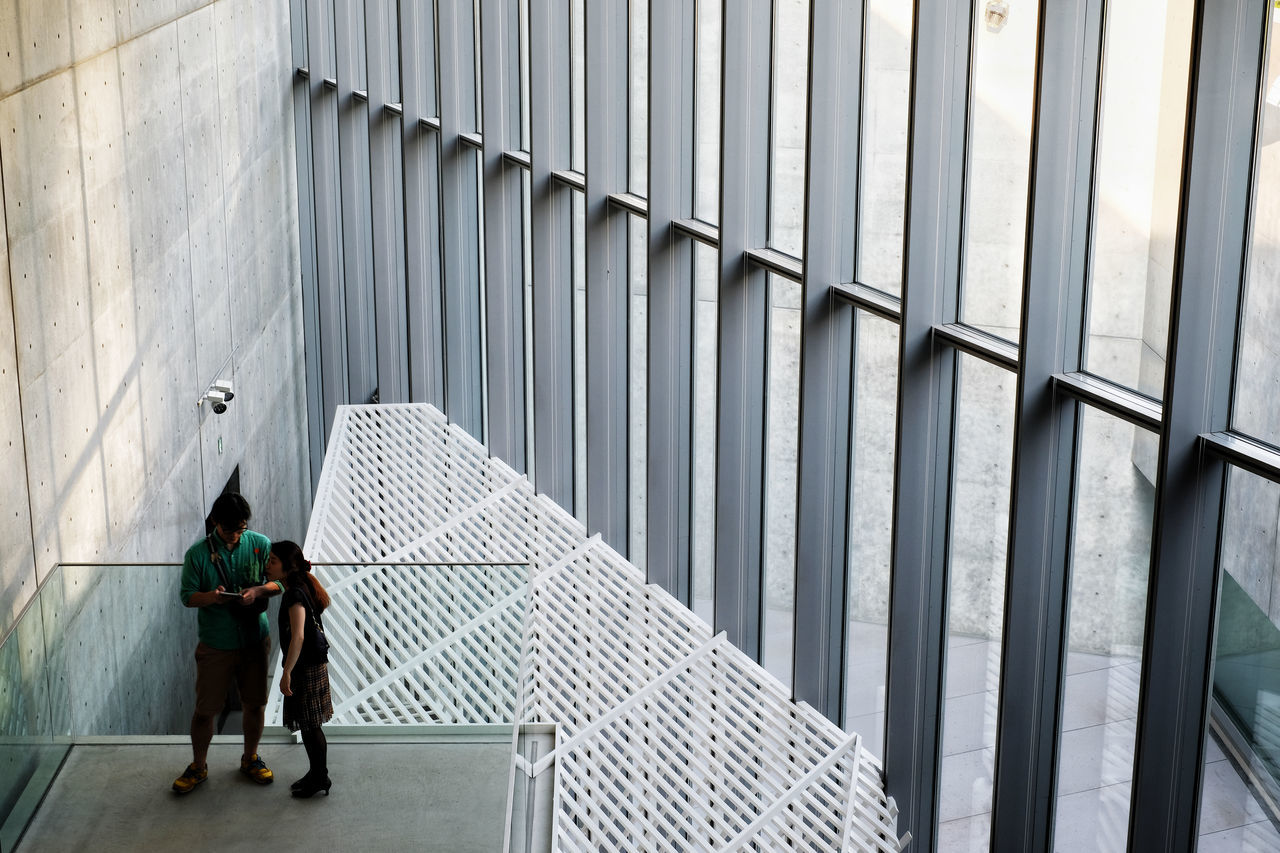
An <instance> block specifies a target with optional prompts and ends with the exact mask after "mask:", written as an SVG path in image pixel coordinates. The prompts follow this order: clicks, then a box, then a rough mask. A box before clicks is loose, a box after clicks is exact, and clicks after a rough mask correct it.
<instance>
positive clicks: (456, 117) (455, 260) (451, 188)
mask: <svg viewBox="0 0 1280 853" xmlns="http://www.w3.org/2000/svg"><path fill="white" fill-rule="evenodd" d="M473 11H474V10H473V6H472V4H471V3H470V2H453V0H447V2H439V3H437V4H436V21H437V26H438V27H439V42H438V48H437V49H438V60H439V61H438V63H437V67H438V68H439V73H440V209H441V212H442V215H441V225H442V227H441V233H442V240H441V243H442V249H443V251H442V253H441V254H442V264H441V266H442V279H443V297H444V330H445V337H444V355H445V358H444V379H445V395H444V397H445V414H447V415H448V416H449V420H451V421H453V422H454V423H456V424H458V425H459V426H461V427H462V428H463V429H465V430H466V431H467V432H469V433H470V434H471V435H473V436H475V437H476V438H477V439H480V440H483V439H484V397H483V394H484V371H483V354H482V352H481V317H480V312H481V300H480V218H479V217H480V199H479V190H478V182H477V171H476V170H477V169H479V168H480V164H479V158H478V156H477V152H476V150H475V149H474V148H472V147H471V146H469V145H467V144H466V143H464V142H463V141H462V139H461V134H464V133H474V132H475V131H476V130H477V129H478V128H477V125H478V119H479V118H480V117H479V116H478V115H476V62H475V21H474V20H473V19H474V15H473Z"/></svg>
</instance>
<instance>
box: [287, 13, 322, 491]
mask: <svg viewBox="0 0 1280 853" xmlns="http://www.w3.org/2000/svg"><path fill="white" fill-rule="evenodd" d="M289 28H290V39H291V45H292V48H293V62H294V66H295V67H297V68H299V69H302V68H306V69H307V71H306V73H305V74H304V73H302V72H299V73H297V74H296V75H295V76H294V78H293V132H294V140H295V142H294V149H295V151H296V152H297V155H296V161H295V164H294V165H295V168H296V169H297V171H298V248H299V253H300V254H299V260H300V266H301V268H300V270H299V272H300V274H301V278H302V281H301V285H302V344H303V346H302V348H303V358H304V361H305V364H306V372H307V449H308V460H309V462H310V470H311V491H312V493H313V494H314V492H315V489H316V485H317V484H318V483H319V482H320V470H321V468H323V467H324V434H325V433H324V426H325V418H324V396H323V394H322V393H321V388H322V377H323V371H322V370H321V367H320V290H319V287H318V286H317V282H316V191H315V178H314V174H315V173H314V168H315V166H314V154H313V152H314V143H313V141H312V131H311V69H310V67H309V66H308V60H307V33H308V27H307V4H306V0H289Z"/></svg>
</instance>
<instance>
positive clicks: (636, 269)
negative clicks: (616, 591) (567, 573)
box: [627, 216, 649, 571]
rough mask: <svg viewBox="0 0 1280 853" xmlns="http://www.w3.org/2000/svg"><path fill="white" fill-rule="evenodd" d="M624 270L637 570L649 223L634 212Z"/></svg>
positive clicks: (642, 543)
mask: <svg viewBox="0 0 1280 853" xmlns="http://www.w3.org/2000/svg"><path fill="white" fill-rule="evenodd" d="M627 270H628V274H629V277H630V282H631V285H630V286H631V298H630V311H629V313H628V315H627V323H628V327H629V334H630V336H631V347H630V350H629V352H628V356H627V370H628V376H629V377H630V383H629V389H628V390H629V397H628V403H629V405H630V408H631V420H630V426H629V428H628V431H627V441H628V443H629V447H630V453H629V457H630V468H629V469H628V470H629V480H630V490H631V494H630V498H629V502H628V510H627V512H628V524H627V530H628V537H629V540H628V545H627V547H628V550H629V551H630V554H629V555H628V559H629V560H630V561H631V564H632V565H634V566H636V567H637V568H638V569H640V571H644V569H645V565H646V564H647V560H646V557H647V556H648V555H647V554H646V553H645V548H646V544H647V543H648V530H649V527H648V517H647V515H646V514H647V512H648V505H649V502H648V497H647V496H648V493H649V483H648V481H647V480H646V476H647V471H648V466H647V464H646V463H647V460H648V458H649V445H648V441H649V427H648V416H647V411H648V406H649V226H648V223H647V222H645V220H643V219H640V218H639V217H637V216H628V217H627Z"/></svg>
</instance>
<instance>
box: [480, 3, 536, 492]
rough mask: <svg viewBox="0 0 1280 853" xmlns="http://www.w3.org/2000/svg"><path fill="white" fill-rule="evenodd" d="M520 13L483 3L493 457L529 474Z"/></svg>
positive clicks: (512, 6)
mask: <svg viewBox="0 0 1280 853" xmlns="http://www.w3.org/2000/svg"><path fill="white" fill-rule="evenodd" d="M517 12H518V9H517V7H516V4H515V3H514V2H513V0H482V6H481V18H480V51H481V58H482V65H483V67H484V68H485V69H486V72H485V74H484V76H483V77H482V79H481V81H480V82H481V87H482V97H481V108H482V116H481V118H482V124H483V125H484V128H485V134H484V141H485V145H484V149H483V155H482V156H483V167H482V168H483V170H484V208H485V217H484V258H485V264H484V269H485V323H486V332H487V334H486V335H485V341H486V346H487V348H488V358H487V360H486V362H487V365H488V406H489V419H488V447H489V451H490V452H491V453H493V454H494V455H495V456H497V457H498V458H500V459H502V460H503V461H505V462H506V463H507V464H508V465H510V466H511V467H512V468H513V469H514V470H515V471H517V472H520V473H526V471H527V467H526V466H527V462H526V459H525V449H526V447H527V442H526V432H527V430H528V427H529V425H528V424H527V423H526V422H525V394H526V393H528V389H526V388H525V383H524V374H525V363H524V362H525V338H524V311H525V304H524V267H523V262H522V258H523V252H524V237H523V234H524V224H523V221H522V220H523V210H522V203H521V198H520V192H521V188H520V184H521V177H522V176H521V173H520V170H519V168H518V167H517V166H513V165H511V163H510V161H509V160H508V159H507V156H506V154H505V152H506V149H507V146H508V145H509V144H510V143H512V142H513V141H516V142H518V137H519V134H520V67H519V44H518V42H519V38H520V30H519V23H520V22H519V17H518V14H517Z"/></svg>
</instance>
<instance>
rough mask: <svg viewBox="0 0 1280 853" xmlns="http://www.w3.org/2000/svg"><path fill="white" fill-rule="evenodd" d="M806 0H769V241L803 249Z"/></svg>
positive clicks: (799, 252) (794, 251) (783, 248)
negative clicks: (770, 35) (771, 51)
mask: <svg viewBox="0 0 1280 853" xmlns="http://www.w3.org/2000/svg"><path fill="white" fill-rule="evenodd" d="M808 78H809V0H774V4H773V103H772V105H771V106H772V110H771V116H770V118H771V123H772V128H771V129H772V139H771V140H770V152H769V155H770V156H769V159H770V174H769V245H770V247H772V248H774V249H777V250H778V251H780V252H786V253H787V254H789V255H794V256H795V257H797V258H799V257H802V256H803V254H804V146H805V138H806V137H807V136H808V127H807V126H806V124H805V121H806V118H807V116H806V112H805V111H806V108H807V106H808V103H809V97H808V95H809V90H808V84H809V79H808Z"/></svg>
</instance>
